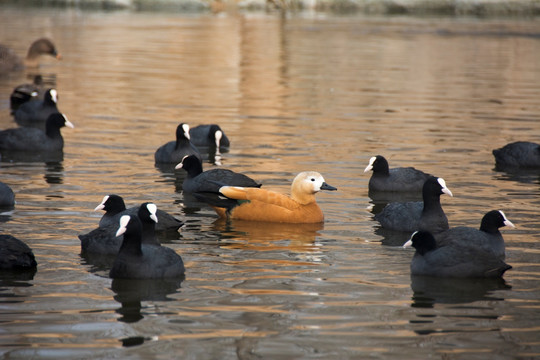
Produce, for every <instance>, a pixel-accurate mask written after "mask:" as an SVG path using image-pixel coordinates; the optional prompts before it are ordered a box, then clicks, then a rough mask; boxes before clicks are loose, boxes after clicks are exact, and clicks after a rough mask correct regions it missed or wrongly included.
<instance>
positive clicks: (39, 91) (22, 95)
mask: <svg viewBox="0 0 540 360" xmlns="http://www.w3.org/2000/svg"><path fill="white" fill-rule="evenodd" d="M44 96H45V88H44V83H43V77H42V76H41V75H35V76H34V79H33V81H32V83H25V84H21V85H18V86H17V87H15V89H13V91H12V92H11V95H10V96H9V107H10V109H11V115H13V114H15V111H17V109H18V108H19V107H20V106H21V105H22V104H24V103H26V102H28V101H31V100H43V98H44Z"/></svg>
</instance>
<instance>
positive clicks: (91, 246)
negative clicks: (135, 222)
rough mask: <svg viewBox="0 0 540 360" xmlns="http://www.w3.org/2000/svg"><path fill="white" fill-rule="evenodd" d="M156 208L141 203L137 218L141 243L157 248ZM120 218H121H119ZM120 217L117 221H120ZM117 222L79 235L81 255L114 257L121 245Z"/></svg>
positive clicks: (121, 238) (147, 203) (151, 204)
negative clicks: (140, 227)
mask: <svg viewBox="0 0 540 360" xmlns="http://www.w3.org/2000/svg"><path fill="white" fill-rule="evenodd" d="M157 210H158V209H157V206H156V205H155V204H154V203H149V202H146V203H143V204H141V205H140V206H139V207H138V210H137V213H136V214H137V216H138V218H139V220H140V221H141V226H142V229H141V243H142V244H147V245H154V246H159V245H160V242H159V240H158V239H157V238H156V234H155V229H156V224H157V223H158V222H159V220H158V217H157ZM120 217H121V216H120ZM120 217H119V218H118V219H120ZM117 230H118V222H116V223H114V224H113V223H110V224H108V225H106V226H99V227H98V228H96V229H94V230H92V231H90V232H89V233H87V234H81V235H79V240H80V241H81V253H83V254H100V255H116V254H118V251H119V250H120V246H121V245H122V241H123V237H122V236H116V232H117Z"/></svg>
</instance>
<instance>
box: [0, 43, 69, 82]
mask: <svg viewBox="0 0 540 360" xmlns="http://www.w3.org/2000/svg"><path fill="white" fill-rule="evenodd" d="M41 55H50V56H53V57H56V59H58V60H60V59H62V55H60V53H59V52H58V51H57V50H56V47H55V46H54V44H53V42H52V41H51V40H49V39H47V38H40V39H37V40H35V41H34V42H33V43H32V44H31V45H30V48H29V49H28V52H27V54H26V58H24V60H23V59H21V58H20V57H19V56H18V55H17V54H16V53H15V51H14V50H13V49H11V48H9V47H7V46H5V45H1V44H0V75H5V74H8V73H10V72H13V71H20V70H22V69H24V67H25V66H27V67H37V66H38V61H39V57H40V56H41Z"/></svg>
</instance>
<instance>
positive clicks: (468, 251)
mask: <svg viewBox="0 0 540 360" xmlns="http://www.w3.org/2000/svg"><path fill="white" fill-rule="evenodd" d="M410 246H412V247H414V248H415V249H416V252H415V254H414V256H413V258H412V260H411V265H410V268H411V274H412V275H428V276H436V277H459V278H465V277H485V278H492V277H501V276H502V275H503V274H504V272H505V271H506V270H508V269H511V268H512V267H511V266H510V265H508V264H506V263H505V262H504V261H503V260H501V259H500V258H499V257H498V256H496V255H495V254H494V253H493V252H490V251H485V250H484V249H481V248H471V247H461V246H460V245H459V244H456V243H449V244H446V245H443V246H438V245H437V242H436V241H435V238H434V237H433V235H432V234H431V233H430V232H428V231H415V232H414V233H413V234H412V236H411V239H410V240H409V241H407V242H406V243H405V244H404V245H403V247H404V248H407V247H410Z"/></svg>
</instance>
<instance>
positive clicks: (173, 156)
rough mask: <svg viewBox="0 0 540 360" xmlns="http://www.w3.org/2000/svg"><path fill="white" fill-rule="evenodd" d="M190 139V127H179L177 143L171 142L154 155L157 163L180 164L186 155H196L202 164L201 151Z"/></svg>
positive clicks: (182, 125) (177, 129) (162, 146)
mask: <svg viewBox="0 0 540 360" xmlns="http://www.w3.org/2000/svg"><path fill="white" fill-rule="evenodd" d="M189 139H190V137H189V125H188V124H180V125H178V126H177V128H176V141H169V142H168V143H166V144H164V145H161V146H160V147H159V148H158V149H157V150H156V152H155V154H154V160H155V162H156V163H161V164H163V163H169V164H170V163H174V164H178V163H179V162H181V161H182V158H183V157H184V156H186V155H195V156H196V157H197V158H198V159H199V160H200V161H201V162H202V156H201V153H200V151H199V149H197V147H196V146H195V145H193V144H192V143H191V141H190V140H189Z"/></svg>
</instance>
